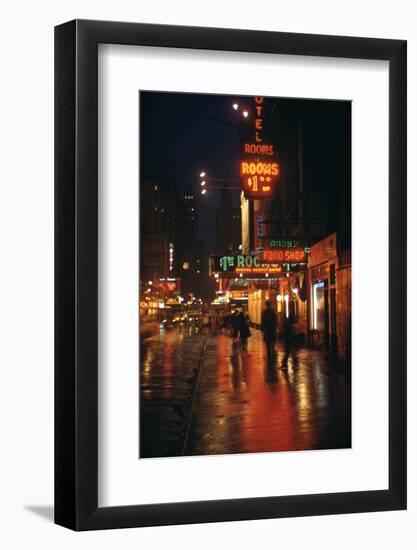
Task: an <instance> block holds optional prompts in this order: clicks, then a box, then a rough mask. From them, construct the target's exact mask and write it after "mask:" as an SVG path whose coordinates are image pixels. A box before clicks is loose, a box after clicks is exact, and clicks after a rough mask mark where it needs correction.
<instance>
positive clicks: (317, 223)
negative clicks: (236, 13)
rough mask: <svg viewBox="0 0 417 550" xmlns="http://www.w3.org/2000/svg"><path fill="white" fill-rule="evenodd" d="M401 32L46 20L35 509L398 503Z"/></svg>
mask: <svg viewBox="0 0 417 550" xmlns="http://www.w3.org/2000/svg"><path fill="white" fill-rule="evenodd" d="M406 112H407V109H406V42H405V41H403V40H386V39H377V38H355V37H339V36H319V35H305V34H288V33H279V32H263V31H262V32H260V31H247V30H237V29H215V28H194V27H174V26H162V25H148V24H141V23H116V22H104V21H79V20H76V21H70V22H68V23H65V24H63V25H60V26H58V27H56V29H55V197H56V200H55V220H56V222H55V267H56V273H55V292H56V296H55V303H56V316H55V319H56V323H55V335H56V336H55V522H56V523H57V524H59V525H62V526H65V527H68V528H71V529H74V530H91V529H108V528H124V527H141V526H156V525H170V524H180V523H200V522H215V521H237V520H249V519H262V518H280V517H290V516H307V515H323V514H340V513H353V512H370V511H383V510H402V509H405V508H406V409H407V407H406Z"/></svg>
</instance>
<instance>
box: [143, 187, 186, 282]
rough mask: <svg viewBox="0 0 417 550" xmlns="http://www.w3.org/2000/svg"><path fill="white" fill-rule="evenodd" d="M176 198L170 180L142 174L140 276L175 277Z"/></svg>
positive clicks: (147, 278)
mask: <svg viewBox="0 0 417 550" xmlns="http://www.w3.org/2000/svg"><path fill="white" fill-rule="evenodd" d="M176 220H177V198H176V190H175V185H174V183H173V182H171V181H162V180H157V179H154V178H146V177H143V178H141V182H140V268H141V269H140V276H141V280H146V281H154V280H157V279H159V278H161V277H170V276H171V277H174V276H175V275H176V265H175V243H176V237H177V231H176Z"/></svg>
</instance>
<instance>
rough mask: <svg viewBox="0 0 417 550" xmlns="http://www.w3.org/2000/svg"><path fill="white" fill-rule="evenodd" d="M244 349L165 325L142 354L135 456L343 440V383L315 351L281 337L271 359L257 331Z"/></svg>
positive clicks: (346, 388) (346, 428)
mask: <svg viewBox="0 0 417 550" xmlns="http://www.w3.org/2000/svg"><path fill="white" fill-rule="evenodd" d="M252 334H253V335H252V337H251V338H249V342H248V346H247V349H246V350H241V349H240V346H239V344H236V343H234V342H233V341H232V339H231V338H230V337H229V336H228V335H225V334H218V335H211V334H205V333H204V332H203V333H188V332H182V331H181V330H180V329H175V330H172V331H168V332H167V333H166V334H163V335H161V336H158V337H156V338H154V339H151V340H150V341H148V343H147V344H146V345H144V346H143V349H142V361H141V407H140V410H141V422H140V430H141V438H140V441H141V449H140V456H141V457H151V456H154V457H155V456H179V455H206V454H226V453H246V452H266V451H288V450H300V449H326V448H343V447H349V446H350V440H351V433H350V432H351V430H350V384H349V382H348V380H347V379H346V373H345V370H344V368H343V367H342V366H340V364H336V363H333V362H332V361H331V360H330V359H329V358H328V357H327V355H326V353H325V352H323V351H316V350H311V349H305V348H300V349H298V350H297V351H296V352H294V353H293V354H291V355H290V356H289V357H288V358H287V357H286V356H285V353H284V350H283V348H282V346H281V344H280V343H278V345H277V353H276V355H275V357H273V358H272V359H271V360H268V359H267V355H266V351H265V348H264V344H263V341H262V336H261V333H260V332H259V331H256V330H253V331H252Z"/></svg>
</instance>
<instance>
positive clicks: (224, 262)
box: [210, 254, 283, 277]
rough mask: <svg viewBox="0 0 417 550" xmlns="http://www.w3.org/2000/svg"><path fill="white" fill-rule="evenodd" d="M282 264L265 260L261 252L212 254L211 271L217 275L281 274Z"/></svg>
mask: <svg viewBox="0 0 417 550" xmlns="http://www.w3.org/2000/svg"><path fill="white" fill-rule="evenodd" d="M282 271H283V268H282V265H280V264H279V263H278V262H265V261H263V260H262V258H261V256H260V255H259V254H254V255H250V254H248V255H243V254H241V255H238V256H211V257H210V273H211V274H213V273H214V276H215V277H219V276H220V275H221V276H222V277H236V275H241V274H242V275H245V276H246V277H247V276H250V275H258V276H259V275H270V274H272V275H273V274H280V273H281V272H282Z"/></svg>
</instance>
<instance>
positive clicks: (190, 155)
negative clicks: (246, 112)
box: [140, 92, 251, 242]
mask: <svg viewBox="0 0 417 550" xmlns="http://www.w3.org/2000/svg"><path fill="white" fill-rule="evenodd" d="M235 101H237V102H239V103H242V101H245V102H246V103H247V104H250V101H251V99H250V98H236V96H220V95H202V94H181V93H163V92H162V93H161V92H142V93H141V94H140V105H141V110H140V112H141V117H142V119H141V144H142V145H141V146H142V149H141V156H142V158H141V174H142V176H153V177H161V178H168V179H172V180H174V181H175V182H176V184H177V189H178V191H179V192H181V191H183V190H184V188H185V187H186V186H188V185H190V186H193V188H194V189H195V190H197V191H198V187H199V181H200V178H199V174H200V172H201V171H202V170H205V172H206V173H207V178H206V179H207V187H208V188H209V186H210V176H211V177H212V178H225V179H228V178H231V179H238V178H239V128H238V127H237V125H238V124H245V123H247V124H248V125H250V122H249V121H247V120H245V119H243V117H242V116H241V115H239V114H238V113H237V112H235V111H234V110H233V109H232V104H233V103H234V102H235ZM212 185H213V186H221V185H234V186H236V185H238V184H237V183H236V182H234V183H233V182H232V183H231V184H227V183H226V182H214V181H213V182H212ZM219 197H220V192H219V190H216V191H211V192H210V191H209V192H208V193H207V195H206V196H205V197H202V196H200V207H199V212H200V236H201V237H202V238H203V240H205V241H206V242H211V241H212V240H213V232H214V219H215V213H216V208H217V204H218V201H219ZM233 197H234V203H235V204H236V206H238V205H239V194H238V193H236V192H233Z"/></svg>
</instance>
